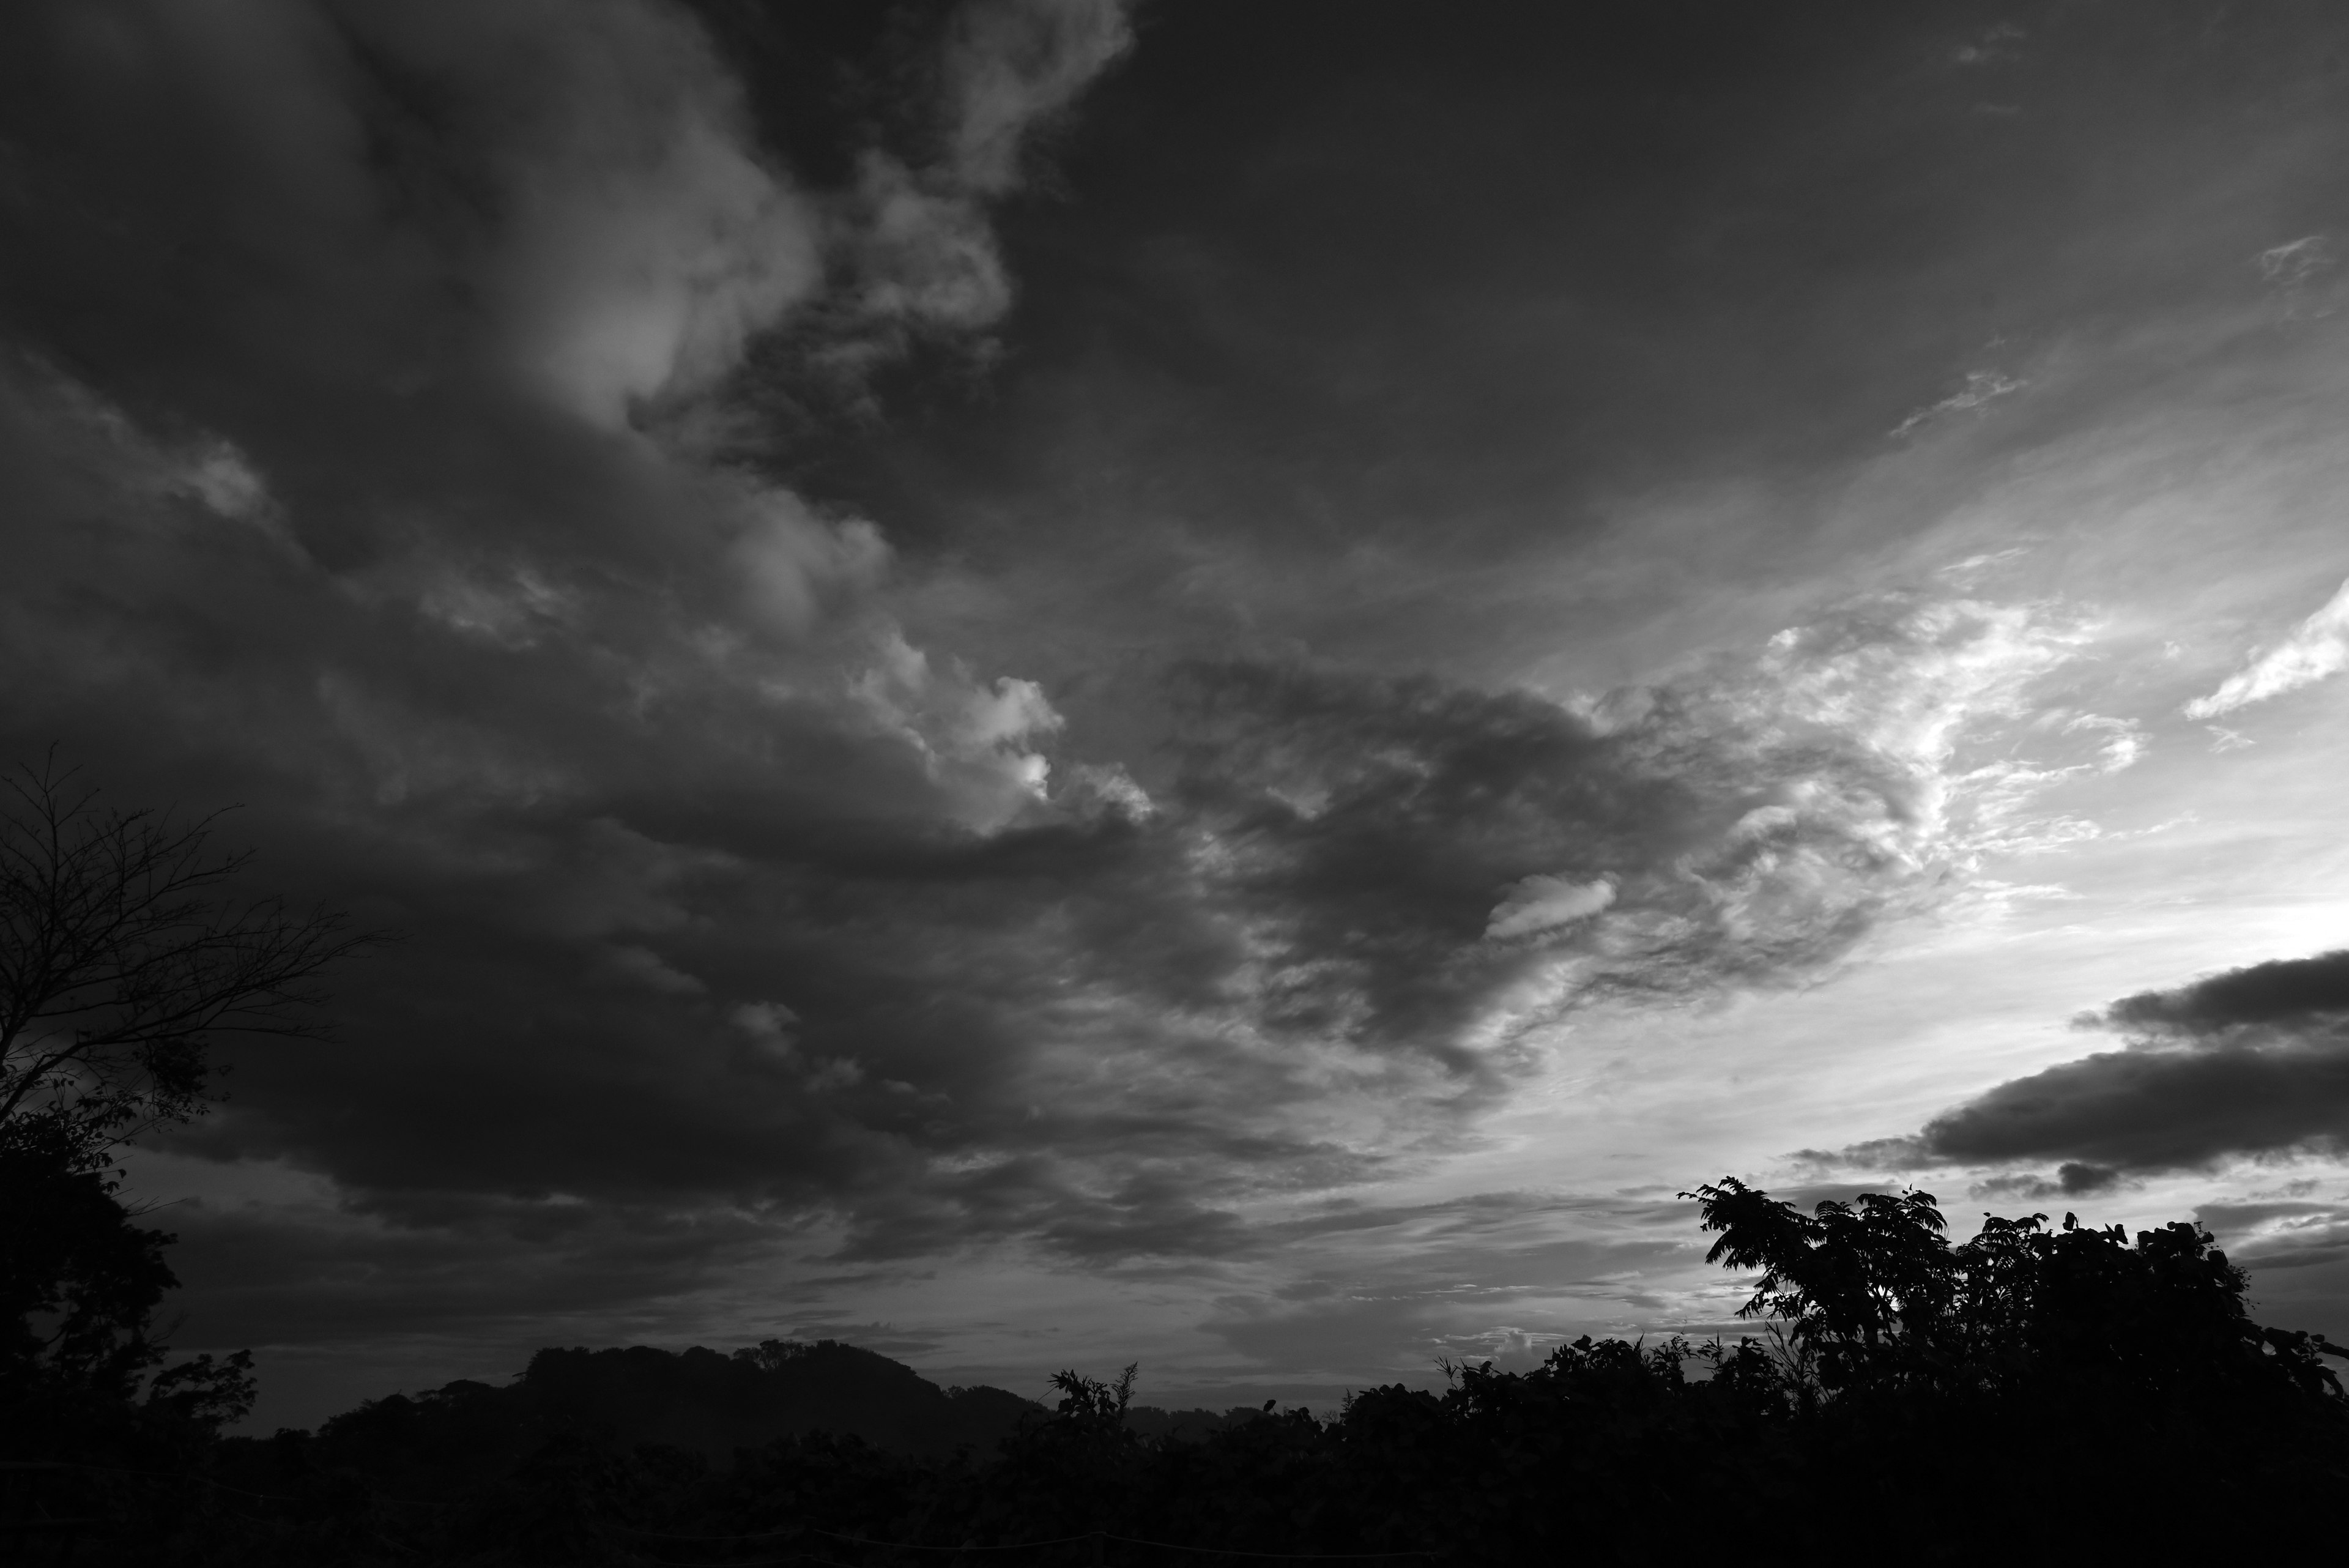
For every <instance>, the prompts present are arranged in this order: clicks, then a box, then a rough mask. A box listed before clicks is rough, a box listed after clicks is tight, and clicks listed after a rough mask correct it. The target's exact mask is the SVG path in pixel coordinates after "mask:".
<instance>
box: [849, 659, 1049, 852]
mask: <svg viewBox="0 0 2349 1568" xmlns="http://www.w3.org/2000/svg"><path fill="white" fill-rule="evenodd" d="M850 691H851V693H852V695H853V696H854V700H855V701H857V703H858V704H859V705H860V706H861V707H862V708H863V709H864V711H865V712H866V714H868V715H869V716H870V717H871V718H873V719H874V720H876V721H878V722H879V723H880V724H881V726H882V727H883V729H884V730H885V731H886V732H891V733H894V734H895V735H896V736H897V737H898V738H900V739H901V740H903V741H905V742H907V743H908V744H910V745H911V746H912V747H913V748H914V750H915V751H916V753H919V754H920V756H921V759H922V763H923V766H924V768H925V769H926V771H927V772H928V774H929V775H930V777H931V779H932V780H933V781H935V782H936V784H938V785H939V786H940V787H941V788H942V789H944V790H945V791H946V792H947V798H948V805H949V809H950V810H951V811H952V812H953V813H954V815H956V816H957V818H958V819H959V820H960V821H961V822H962V823H963V824H964V825H965V826H968V827H971V828H973V829H976V830H977V831H979V832H982V833H985V832H992V831H994V830H995V829H997V828H999V827H1001V826H1004V825H1005V824H1007V823H1009V821H1010V820H1011V819H1012V818H1013V817H1015V816H1017V815H1019V813H1020V812H1021V811H1023V810H1026V809H1027V808H1028V807H1029V806H1030V805H1034V804H1035V803H1037V802H1039V801H1041V800H1043V799H1044V798H1045V786H1046V784H1047V783H1048V782H1049V781H1050V777H1051V764H1050V763H1049V762H1047V761H1046V760H1045V758H1044V756H1043V755H1042V753H1040V752H1039V751H1038V750H1037V749H1036V745H1037V742H1040V741H1041V740H1042V738H1043V737H1044V736H1046V735H1049V734H1050V733H1052V732H1054V731H1056V730H1058V729H1059V728H1060V727H1061V715H1060V714H1059V713H1058V712H1056V711H1053V708H1052V704H1051V702H1050V701H1049V700H1047V699H1046V697H1045V695H1044V689H1043V688H1042V687H1040V686H1039V685H1038V684H1037V683H1036V682H1034V681H1032V680H1015V679H1013V678H1012V677H1009V676H1003V677H999V679H997V680H995V681H994V682H993V683H992V684H991V685H990V684H988V683H987V682H985V681H981V680H975V679H974V678H973V677H972V676H971V675H970V673H969V672H968V670H964V669H962V668H961V666H960V664H959V663H958V662H957V663H955V664H953V665H951V666H950V667H949V668H948V669H947V670H944V671H941V670H937V669H936V668H934V667H933V666H932V664H931V662H930V658H929V655H927V654H926V653H924V652H923V651H922V650H921V649H917V648H916V647H914V646H913V645H911V644H910V643H908V642H906V641H905V638H904V637H903V635H901V634H900V633H898V632H897V631H895V630H894V629H893V630H891V631H889V632H888V633H887V634H886V635H885V637H884V638H883V639H882V643H881V647H880V649H879V650H878V654H877V657H876V658H875V659H874V662H873V663H872V664H871V665H870V666H868V667H867V668H866V669H865V670H864V671H863V672H861V673H860V674H859V675H857V676H856V678H855V679H854V680H853V681H852V682H851V685H850Z"/></svg>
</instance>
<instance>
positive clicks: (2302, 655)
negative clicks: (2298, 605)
mask: <svg viewBox="0 0 2349 1568" xmlns="http://www.w3.org/2000/svg"><path fill="white" fill-rule="evenodd" d="M2342 670H2349V583H2344V584H2342V585H2341V587H2340V589H2339V591H2338V592H2336V593H2334V594H2333V597H2331V598H2330V599H2327V600H2326V601H2325V602H2324V604H2323V606H2322V607H2319V608H2318V609H2317V610H2316V612H2315V613H2314V614H2313V615H2311V616H2310V617H2309V618H2307V619H2306V620H2303V621H2302V622H2301V623H2300V624H2299V625H2298V626H2297V627H2294V628H2292V631H2291V632H2290V633H2289V634H2287V635H2286V636H2285V637H2284V638H2283V639H2282V641H2280V642H2278V643H2276V644H2275V645H2274V646H2273V647H2272V648H2270V649H2267V650H2266V651H2264V652H2262V653H2261V654H2259V655H2258V656H2257V657H2255V658H2254V659H2251V662H2250V663H2249V664H2247V665H2245V666H2244V667H2243V669H2241V670H2239V671H2237V672H2236V673H2235V674H2233V675H2230V676H2229V677H2227V679H2226V680H2224V681H2223V682H2221V683H2220V687H2219V689H2218V690H2217V691H2213V692H2211V693H2210V694H2209V696H2207V697H2197V698H2195V699H2194V700H2193V701H2190V702H2189V703H2187V704H2186V716H2187V717H2188V718H2189V719H2216V718H2218V717H2220V715H2221V714H2225V713H2231V712H2233V711H2235V710H2236V709H2238V708H2246V707H2249V706H2250V705H2251V704H2252V703H2254V702H2264V701H2268V700H2269V699H2270V698H2273V697H2281V696H2282V695H2284V694H2285V693H2286V692H2289V691H2299V690H2300V689H2301V688H2302V687H2303V686H2313V685H2314V684H2315V683H2316V682H2318V681H2320V680H2327V679H2329V678H2331V677H2333V676H2335V675H2338V674H2340V673H2341V671H2342Z"/></svg>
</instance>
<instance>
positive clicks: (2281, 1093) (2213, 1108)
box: [1826, 952, 2349, 1197]
mask: <svg viewBox="0 0 2349 1568" xmlns="http://www.w3.org/2000/svg"><path fill="white" fill-rule="evenodd" d="M2076 1022H2077V1023H2079V1024H2080V1025H2081V1026H2083V1027H2093V1028H2097V1029H2105V1030H2111V1031H2114V1032H2116V1033H2122V1034H2126V1035H2127V1036H2129V1037H2130V1041H2129V1044H2128V1045H2127V1047H2126V1048H2124V1049H2122V1050H2119V1051H2100V1052H2097V1053H2095V1054H2093V1055H2088V1056H2084V1057H2081V1058H2080V1059H2079V1060H2077V1061H2073V1062H2065V1063H2062V1064H2058V1065H2056V1066H2053V1067H2049V1068H2046V1069H2045V1070H2044V1071H2042V1072H2038V1073H2033V1074H2032V1075H2029V1076H2028V1077H2023V1078H2016V1079H2013V1080H2010V1081H2009V1082H2007V1083H2003V1084H2001V1085H1998V1086H1997V1087H1996V1088H1993V1089H1992V1090H1990V1091H1989V1092H1988V1093H1987V1094H1983V1095H1981V1096H1977V1097H1976V1098H1974V1099H1972V1100H1970V1101H1968V1102H1966V1103H1965V1104H1964V1105H1962V1106H1958V1107H1956V1108H1955V1109H1952V1110H1950V1111H1947V1112H1945V1113H1943V1114H1942V1115H1940V1116H1935V1117H1934V1118H1933V1119H1932V1120H1931V1121H1930V1122H1928V1123H1926V1125H1925V1127H1924V1129H1923V1130H1922V1131H1921V1132H1920V1133H1918V1134H1917V1135H1916V1136H1915V1137H1910V1138H1888V1139H1883V1140H1880V1141H1878V1142H1875V1143H1868V1144H1860V1145H1856V1146H1854V1147H1851V1148H1849V1149H1847V1150H1845V1151H1844V1153H1843V1154H1842V1155H1841V1156H1840V1157H1826V1158H1829V1160H1830V1162H1831V1163H1856V1164H1859V1165H1878V1166H1881V1165H1884V1164H1888V1163H1889V1164H1895V1165H1909V1166H1915V1165H1919V1164H1954V1165H1973V1166H1984V1165H2012V1164H2013V1163H2016V1162H2022V1161H2048V1160H2060V1161H2062V1162H2063V1163H2062V1164H2061V1165H2060V1166H2059V1167H2058V1168H2057V1171H2056V1174H2055V1177H2054V1179H2053V1180H2050V1179H2045V1178H2040V1177H2031V1176H2020V1177H2002V1178H1993V1179H1992V1180H1991V1182H1990V1184H1989V1185H1988V1187H1987V1188H1986V1189H1985V1190H1986V1191H1989V1192H1993V1193H2013V1194H2018V1195H2021V1196H2024V1197H2042V1196H2054V1195H2055V1194H2057V1193H2062V1194H2065V1195H2077V1194H2085V1193H2089V1192H2095V1191H2100V1190H2103V1189H2106V1188H2109V1187H2111V1186H2113V1185H2114V1184H2115V1183H2116V1182H2117V1181H2119V1180H2121V1179H2126V1178H2134V1177H2143V1176H2147V1175H2150V1174H2158V1173H2161V1172H2167V1171H2178V1170H2196V1169H2206V1168H2210V1167H2213V1166H2215V1165H2217V1164H2219V1163H2220V1162H2222V1161H2225V1160H2228V1159H2233V1158H2265V1157H2274V1156H2292V1155H2313V1156H2319V1157H2327V1158H2338V1157H2339V1156H2340V1154H2341V1153H2342V1152H2343V1150H2344V1147H2349V952H2329V953H2321V954H2319V955H2317V956H2316V957H2313V958H2306V959H2282V960H2277V961H2271V962H2268V963H2260V964H2252V965H2250V966H2248V967H2246V968H2243V969H2237V970H2229V971H2224V972H2223V973H2220V974H2215V975H2210V976H2207V977H2205V978H2204V979H2201V980H2198V981H2193V982H2192V983H2191V984H2189V985H2183V986H2179V987H2178V988H2177V989H2175V990H2170V991H2147V992H2137V994H2135V995H2132V996H2126V997H2123V998H2121V999H2120V1000H2119V1001H2117V1002H2113V1003H2112V1004H2111V1005H2110V1006H2108V1007H2106V1008H2105V1009H2104V1010H2103V1011H2102V1012H2095V1013H2088V1014H2084V1015H2083V1016H2082V1017H2081V1018H2080V1019H2079V1020H2077V1021H2076Z"/></svg>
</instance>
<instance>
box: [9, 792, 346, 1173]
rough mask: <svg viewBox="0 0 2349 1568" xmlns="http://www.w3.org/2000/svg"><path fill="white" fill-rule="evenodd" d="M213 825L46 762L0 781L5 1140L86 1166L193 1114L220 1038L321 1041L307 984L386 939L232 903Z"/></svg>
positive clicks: (231, 874) (279, 906) (310, 916)
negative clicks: (114, 792)
mask: <svg viewBox="0 0 2349 1568" xmlns="http://www.w3.org/2000/svg"><path fill="white" fill-rule="evenodd" d="M217 820H218V817H217V815H213V816H206V817H202V818H199V819H197V820H195V821H193V822H186V823H183V822H175V821H173V820H172V819H171V817H170V816H169V815H167V814H157V813H154V812H150V811H133V812H123V811H118V810H116V809H114V808H113V807H111V806H109V805H106V804H105V802H104V801H103V800H102V799H101V798H100V796H99V794H98V791H97V790H96V789H94V788H91V787H89V786H88V785H87V784H83V783H82V782H81V781H80V780H79V778H78V774H77V773H76V771H75V770H72V769H61V768H59V767H58V765H57V759H56V757H55V754H54V753H52V754H51V755H50V756H49V757H48V758H47V759H46V760H44V761H43V762H42V763H40V764H39V765H38V766H32V765H25V766H19V767H17V768H16V769H15V770H13V771H12V772H10V773H8V774H5V775H0V1133H5V1134H8V1135H11V1136H16V1137H24V1136H30V1134H31V1133H32V1131H33V1128H34V1124H36V1123H37V1124H39V1126H40V1127H41V1128H42V1129H44V1136H45V1137H47V1138H51V1139H57V1140H61V1142H62V1146H63V1147H68V1148H70V1149H71V1150H72V1151H73V1156H74V1158H77V1159H78V1160H80V1161H85V1162H87V1161H94V1160H96V1159H97V1158H99V1157H100V1156H102V1155H103V1153H104V1151H105V1150H106V1149H108V1148H110V1147H113V1146H114V1145H116V1144H118V1143H120V1142H122V1141H123V1140H124V1139H126V1138H129V1137H134V1136H136V1135H137V1134H138V1133H140V1132H141V1131H144V1130H146V1129H148V1128H150V1127H156V1126H159V1125H160V1124H163V1123H167V1122H176V1121H185V1120H187V1119H188V1118H190V1117H191V1116H194V1115H196V1114H197V1113H198V1112H199V1111H200V1110H201V1109H202V1106H203V1103H204V1098H205V1090H206V1087H207V1085H208V1084H209V1083H210V1080H211V1077H212V1066H211V1063H210V1059H209V1047H210V1044H211V1043H212V1038H213V1037H214V1036H215V1035H218V1034H222V1033H266V1034H293V1035H313V1036H314V1035H316V1034H317V1033H319V1032H320V1027H321V1026H320V1023H319V1022H318V1017H317V1011H316V1010H317V1007H318V1004H319V1003H320V1002H322V1001H323V997H322V996H321V994H320V993H319V992H318V991H317V989H316V980H317V977H318V976H319V974H320V973H321V972H322V971H324V970H325V969H326V967H327V966H328V965H329V964H331V963H333V962H334V961H336V960H337V959H339V958H342V957H344V956H346V955H347V954H348V953H350V952H352V951H353V950H357V949H358V948H361V947H365V946H367V945H369V944H370V943H372V942H375V941H377V940H380V938H379V937H378V936H377V935H376V934H374V933H367V932H354V931H353V930H352V929H351V928H350V923H349V921H348V920H347V919H346V918H345V917H344V916H343V915H342V914H340V913H339V912H337V911H335V910H331V909H311V910H308V911H302V910H296V909H291V908H289V907H288V906H287V905H286V904H285V901H284V900H283V899H277V898H266V899H259V900H245V899H241V898H237V897H236V896H235V895H234V894H233V891H232V887H233V882H234V880H235V878H236V877H237V876H238V874H239V873H240V872H242V871H243V869H244V867H245V866H246V865H247V863H248V862H249V860H250V858H251V857H250V856H249V855H243V854H223V853H219V852H216V851H214V850H212V848H211V843H210V841H211V838H212V827H213V825H214V823H215V822H217Z"/></svg>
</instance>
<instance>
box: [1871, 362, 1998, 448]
mask: <svg viewBox="0 0 2349 1568" xmlns="http://www.w3.org/2000/svg"><path fill="white" fill-rule="evenodd" d="M2029 385H2030V383H2029V382H2028V381H2022V380H2017V379H2014V378H2013V377H2012V376H2008V375H2005V374H2003V373H2002V372H2000V371H1997V370H1969V371H1967V372H1966V384H1965V385H1964V386H1963V387H1962V388H1961V389H1958V390H1957V391H1954V392H1952V393H1951V394H1950V395H1949V396H1948V397H1946V398H1943V399H1942V400H1940V402H1938V403H1928V404H1927V405H1926V406H1925V407H1923V408H1921V409H1918V410H1914V411H1913V412H1911V413H1910V414H1909V417H1908V418H1907V419H1905V420H1902V421H1900V422H1899V424H1897V425H1895V426H1893V427H1892V431H1891V434H1892V438H1893V439H1894V440H1895V441H1898V440H1899V438H1900V437H1902V436H1905V435H1907V434H1908V433H1909V431H1913V430H1915V429H1917V428H1918V427H1919V426H1920V425H1923V424H1926V423H1929V422H1930V421H1933V420H1937V419H1939V418H1940V417H1941V416H1942V415H1943V414H1959V413H1966V412H1970V411H1971V410H1975V409H1980V408H1984V407H1987V406H1988V405H1989V404H1990V403H1992V401H1994V400H1997V399H2000V398H2003V397H2007V396H2010V395H2012V394H2013V393H2015V392H2019V391H2021V390H2023V388H2025V387H2027V386H2029Z"/></svg>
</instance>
